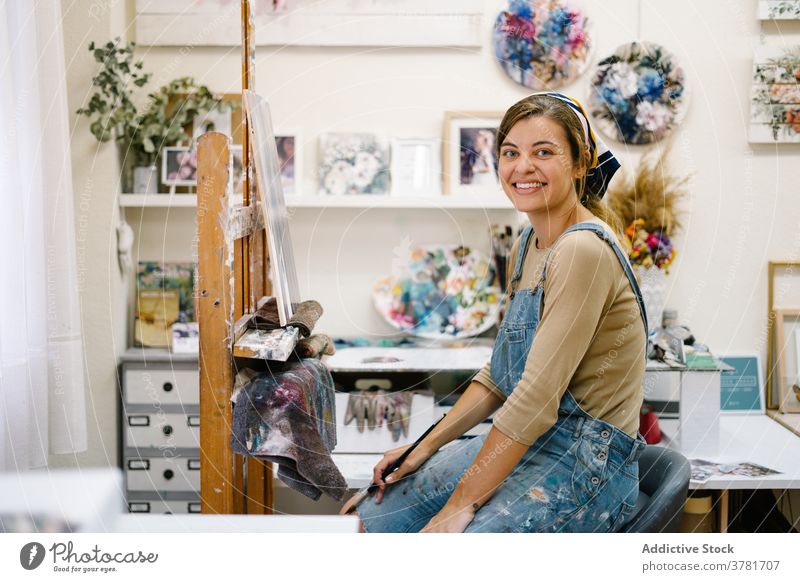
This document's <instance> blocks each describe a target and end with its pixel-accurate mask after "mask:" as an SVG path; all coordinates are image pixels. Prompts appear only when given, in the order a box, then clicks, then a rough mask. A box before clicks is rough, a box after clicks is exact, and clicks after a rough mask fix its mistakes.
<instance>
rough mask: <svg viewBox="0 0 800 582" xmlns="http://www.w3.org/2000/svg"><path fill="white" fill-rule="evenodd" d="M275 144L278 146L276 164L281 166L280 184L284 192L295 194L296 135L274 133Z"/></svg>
mask: <svg viewBox="0 0 800 582" xmlns="http://www.w3.org/2000/svg"><path fill="white" fill-rule="evenodd" d="M275 145H276V146H277V148H278V164H279V165H280V168H281V185H282V186H283V193H284V194H297V187H296V178H295V176H296V175H297V166H296V163H295V161H296V159H297V137H296V136H294V135H276V136H275Z"/></svg>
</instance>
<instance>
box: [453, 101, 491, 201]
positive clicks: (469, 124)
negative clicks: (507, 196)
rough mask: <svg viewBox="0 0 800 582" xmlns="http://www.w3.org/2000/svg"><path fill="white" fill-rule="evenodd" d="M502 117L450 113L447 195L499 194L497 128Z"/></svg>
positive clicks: (487, 114)
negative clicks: (496, 148) (496, 149)
mask: <svg viewBox="0 0 800 582" xmlns="http://www.w3.org/2000/svg"><path fill="white" fill-rule="evenodd" d="M501 119H502V114H500V113H493V112H484V113H480V112H476V113H469V112H452V111H451V112H447V113H446V114H445V129H444V161H445V168H444V183H445V191H446V193H447V194H455V195H458V194H463V193H473V194H487V193H490V194H491V193H499V192H500V190H501V188H500V181H499V180H498V177H497V162H498V160H497V155H496V153H495V146H496V139H497V128H498V127H499V125H500V120H501Z"/></svg>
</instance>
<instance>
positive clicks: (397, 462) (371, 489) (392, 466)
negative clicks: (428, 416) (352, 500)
mask: <svg viewBox="0 0 800 582" xmlns="http://www.w3.org/2000/svg"><path fill="white" fill-rule="evenodd" d="M445 416H447V413H445V414H443V415H442V418H440V419H439V420H437V421H436V422H434V423H433V424H432V425H430V426H429V427H428V430H426V431H425V432H424V433H422V434H421V435H420V437H419V438H418V439H417V440H415V441H414V444H412V445H411V446H410V447H408V448H407V449H406V450H405V451H403V454H402V455H400V456H399V457H397V458H396V459H395V460H394V461H393V462H392V463H391V464H390V465H389V466H388V467H386V468H385V469H384V470H383V473H382V474H381V479H382V480H384V481H385V480H386V477H388V476H389V475H391V474H392V473H394V472H395V471H396V470H397V469H399V468H400V466H401V465H402V464H403V463H404V462H405V460H406V459H407V458H408V455H410V454H411V453H412V451H413V450H414V449H416V448H417V446H418V445H419V444H420V443H421V442H422V439H424V438H425V437H426V436H428V434H430V432H431V431H432V430H433V429H434V428H435V427H436V425H437V424H439V423H440V422H442V421H443V420H444V417H445ZM377 490H378V486H377V485H376V484H374V483H373V484H372V485H370V486H369V488H368V489H367V493H369V494H372V493H374V492H375V491H377Z"/></svg>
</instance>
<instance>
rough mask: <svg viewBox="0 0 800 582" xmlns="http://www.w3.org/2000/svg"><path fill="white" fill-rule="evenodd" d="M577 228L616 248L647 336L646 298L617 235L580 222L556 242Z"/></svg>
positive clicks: (590, 223)
mask: <svg viewBox="0 0 800 582" xmlns="http://www.w3.org/2000/svg"><path fill="white" fill-rule="evenodd" d="M577 230H590V231H592V232H594V233H595V234H596V235H597V236H599V237H600V238H601V239H603V240H604V241H606V242H607V243H608V244H609V245H611V248H612V249H614V254H615V255H616V256H617V259H618V260H619V262H620V264H621V265H622V270H623V271H624V272H625V276H626V277H627V278H628V282H629V283H630V285H631V288H632V289H633V294H634V295H635V296H636V302H637V303H638V304H639V313H640V314H641V316H642V323H644V333H645V337H646V336H647V335H648V334H649V329H650V328H649V326H648V323H647V311H646V310H645V307H644V298H643V297H642V292H641V290H640V289H639V283H638V282H637V281H636V277H635V276H634V274H633V269H631V264H630V261H628V257H627V256H626V255H625V254H624V253H623V252H622V249H620V248H619V245H618V244H617V241H616V237H612V236H611V235H610V234H609V232H608V231H607V230H606V229H605V228H603V227H602V226H600V225H599V224H595V223H592V222H579V223H578V224H573V225H572V226H570V227H569V228H568V229H567V230H565V231H564V232H562V233H561V234H560V235H559V236H558V238H557V239H556V243H557V242H558V240H559V239H560V238H561V237H562V236H564V235H565V234H567V233H568V232H575V231H577ZM556 243H553V245H552V246H551V247H550V250H548V251H547V256H546V257H545V259H544V266H543V267H542V278H541V281H540V283H539V284H540V285H541V286H542V287H544V280H545V277H546V275H547V262H548V261H549V259H550V253H551V252H552V251H553V249H554V248H555V246H556Z"/></svg>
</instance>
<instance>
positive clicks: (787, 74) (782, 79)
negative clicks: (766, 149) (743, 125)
mask: <svg viewBox="0 0 800 582" xmlns="http://www.w3.org/2000/svg"><path fill="white" fill-rule="evenodd" d="M749 141H750V143H800V47H788V48H783V47H781V48H777V47H759V48H758V49H756V54H755V58H754V59H753V86H752V89H751V98H750V132H749Z"/></svg>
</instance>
